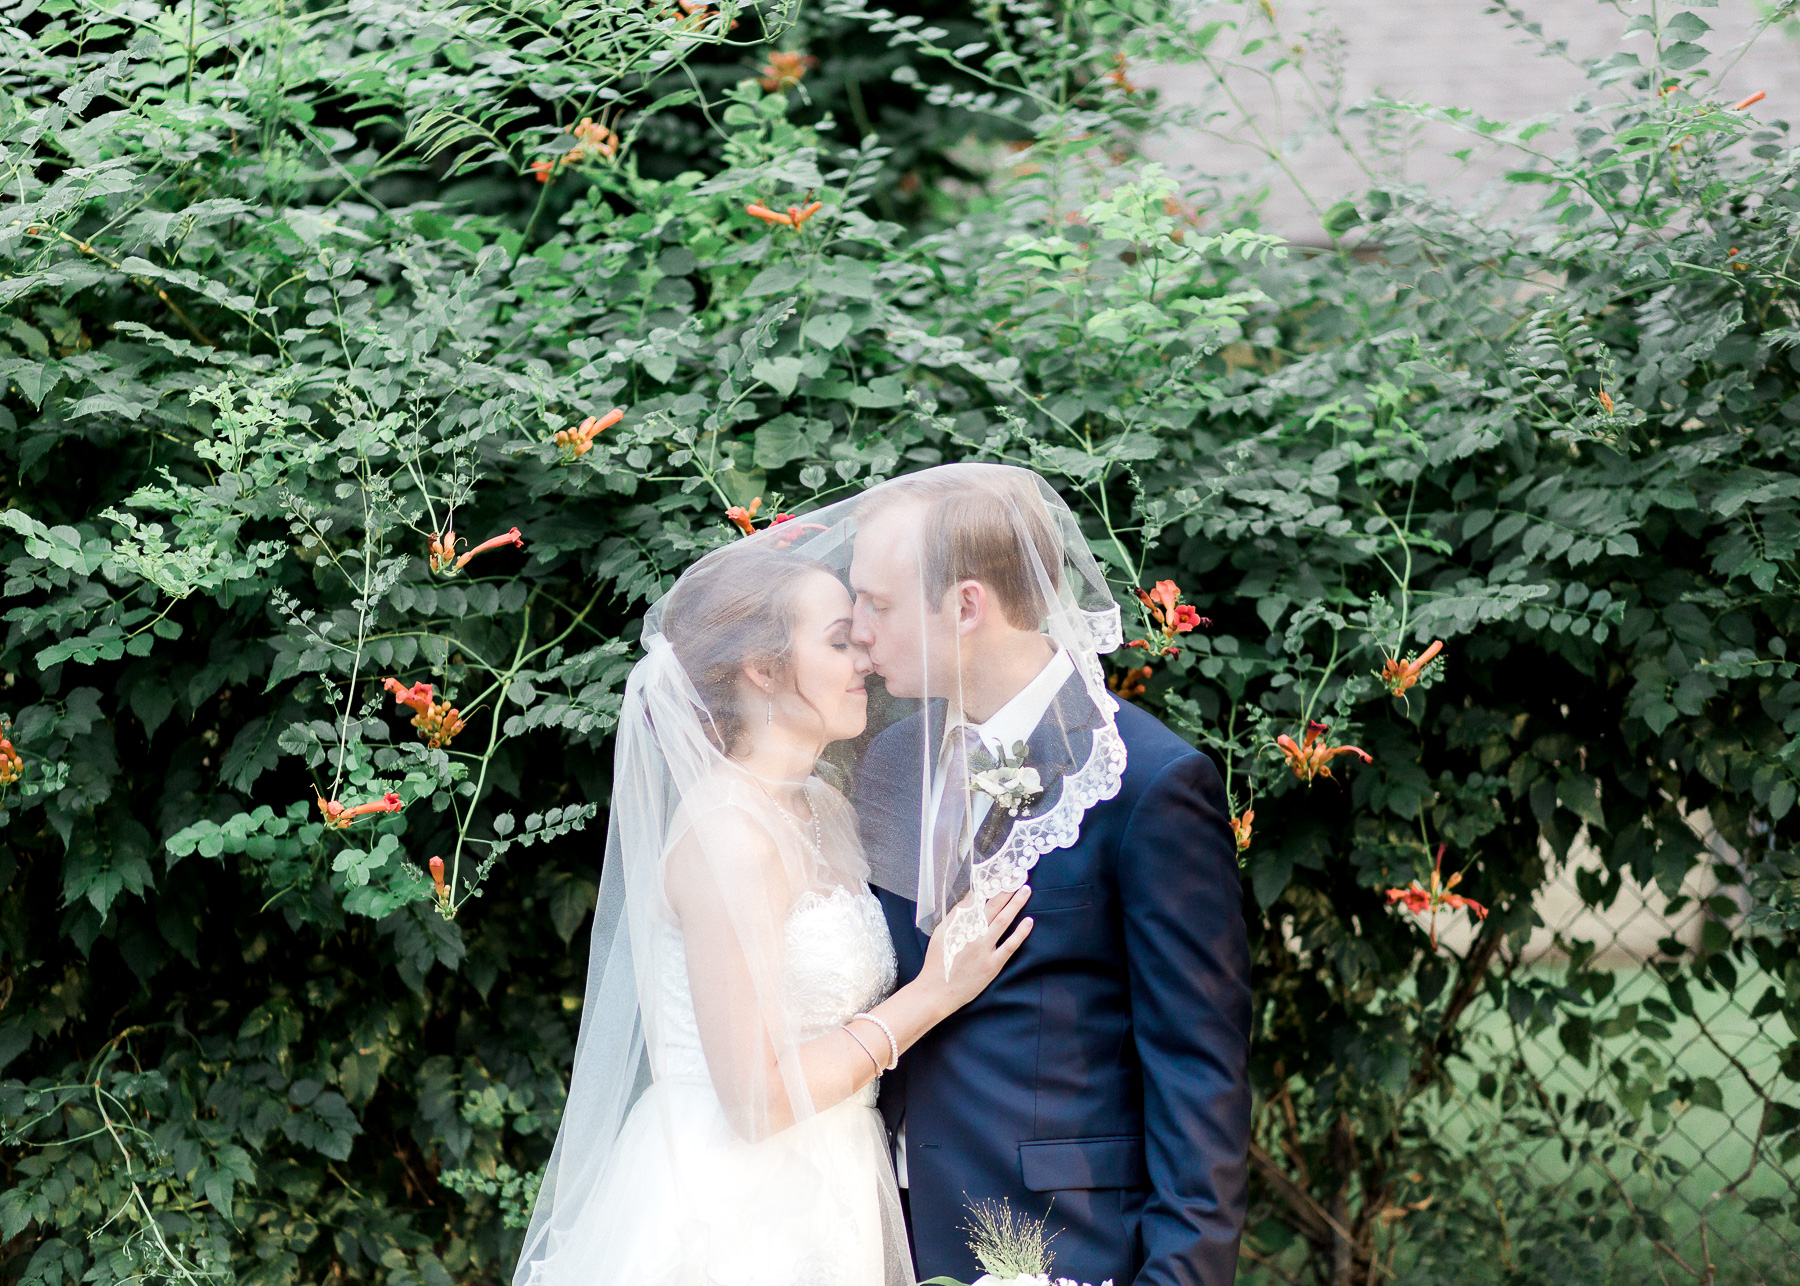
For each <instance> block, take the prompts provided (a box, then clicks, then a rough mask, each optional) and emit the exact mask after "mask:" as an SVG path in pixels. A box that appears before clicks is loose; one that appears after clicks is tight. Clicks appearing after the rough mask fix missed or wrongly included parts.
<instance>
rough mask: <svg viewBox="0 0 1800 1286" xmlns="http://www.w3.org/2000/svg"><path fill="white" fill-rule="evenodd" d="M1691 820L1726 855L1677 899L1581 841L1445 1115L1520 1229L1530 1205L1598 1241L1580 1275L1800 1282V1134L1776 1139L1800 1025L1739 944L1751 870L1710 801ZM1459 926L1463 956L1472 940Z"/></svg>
mask: <svg viewBox="0 0 1800 1286" xmlns="http://www.w3.org/2000/svg"><path fill="white" fill-rule="evenodd" d="M1692 822H1693V825H1694V827H1695V830H1696V833H1697V834H1699V835H1700V836H1701V837H1702V839H1703V841H1704V842H1705V843H1706V844H1707V847H1708V849H1709V850H1710V853H1709V857H1710V859H1711V860H1710V861H1709V862H1705V863H1702V864H1701V865H1699V866H1696V867H1695V868H1694V869H1693V870H1692V871H1691V872H1690V873H1689V875H1688V878H1687V880H1686V882H1685V883H1684V884H1683V885H1682V887H1681V888H1680V889H1679V891H1677V892H1676V893H1675V895H1674V896H1669V895H1668V894H1667V893H1666V892H1665V891H1664V890H1663V889H1661V888H1659V887H1658V886H1656V885H1655V884H1651V885H1648V886H1644V885H1640V884H1639V883H1638V882H1637V881H1635V880H1634V879H1633V878H1632V876H1631V874H1630V873H1629V872H1627V873H1623V874H1622V875H1621V876H1617V877H1610V879H1609V876H1608V874H1607V872H1606V870H1605V867H1604V864H1603V863H1602V861H1601V859H1600V857H1599V855H1598V854H1597V853H1595V852H1594V851H1593V850H1592V849H1591V848H1589V847H1587V846H1586V845H1585V843H1584V842H1578V843H1577V845H1576V846H1575V847H1574V848H1573V849H1572V850H1571V851H1570V854H1569V857H1568V859H1567V860H1566V861H1565V862H1563V863H1561V864H1560V867H1559V870H1558V872H1557V874H1556V876H1555V878H1554V879H1553V880H1552V881H1551V882H1550V883H1549V884H1547V885H1546V886H1545V888H1544V890H1543V892H1542V893H1541V894H1540V897H1539V900H1538V904H1537V910H1538V913H1539V915H1540V916H1541V917H1542V919H1543V921H1544V927H1543V928H1541V929H1539V930H1538V931H1537V932H1535V933H1534V934H1533V935H1532V937H1531V939H1530V941H1529V942H1528V943H1527V944H1526V946H1525V947H1524V948H1523V950H1521V951H1520V952H1519V953H1518V955H1517V957H1516V958H1515V959H1514V960H1512V961H1510V962H1509V964H1508V966H1507V967H1506V968H1505V969H1504V970H1503V972H1504V973H1505V975H1506V981H1505V983H1504V985H1501V986H1496V987H1494V988H1491V989H1490V990H1489V992H1488V993H1487V994H1485V995H1484V996H1483V998H1482V999H1481V1000H1480V1001H1478V1002H1477V1004H1476V1006H1475V1009H1474V1012H1473V1013H1472V1015H1471V1020H1470V1027H1469V1031H1470V1039H1469V1041H1468V1043H1467V1047H1466V1052H1467V1055H1468V1057H1467V1058H1466V1059H1462V1060H1458V1062H1457V1063H1456V1064H1455V1065H1454V1068H1453V1071H1452V1081H1453V1084H1454V1089H1453V1091H1451V1092H1449V1093H1446V1094H1443V1095H1440V1096H1439V1097H1438V1099H1437V1101H1436V1104H1435V1108H1434V1110H1435V1111H1437V1112H1439V1113H1440V1114H1441V1116H1440V1119H1439V1120H1438V1122H1437V1123H1436V1126H1435V1128H1439V1129H1442V1130H1443V1131H1444V1132H1445V1134H1446V1135H1447V1136H1448V1137H1451V1138H1455V1139H1457V1140H1458V1141H1459V1142H1460V1143H1462V1144H1463V1145H1464V1146H1465V1147H1466V1155H1468V1156H1469V1157H1471V1158H1474V1159H1476V1160H1477V1162H1478V1164H1477V1165H1476V1166H1475V1167H1474V1169H1473V1171H1472V1173H1471V1176H1470V1179H1469V1182H1470V1183H1471V1184H1474V1185H1477V1186H1479V1187H1481V1188H1482V1189H1483V1190H1484V1191H1483V1192H1482V1196H1483V1198H1485V1199H1488V1200H1491V1202H1492V1204H1493V1207H1494V1214H1495V1217H1496V1218H1497V1219H1498V1220H1499V1221H1500V1223H1501V1225H1502V1228H1503V1229H1504V1228H1505V1226H1506V1224H1507V1221H1508V1218H1509V1215H1511V1216H1515V1217H1516V1222H1517V1223H1518V1226H1519V1227H1520V1228H1521V1229H1525V1228H1527V1227H1530V1228H1537V1229H1541V1228H1543V1227H1545V1226H1546V1223H1547V1222H1548V1223H1554V1224H1558V1225H1560V1226H1561V1227H1562V1228H1564V1229H1566V1230H1568V1231H1569V1232H1570V1233H1571V1234H1572V1236H1573V1239H1575V1240H1579V1239H1581V1238H1582V1237H1585V1241H1586V1246H1585V1247H1584V1249H1585V1251H1586V1252H1587V1254H1586V1256H1585V1259H1584V1261H1583V1262H1584V1263H1585V1269H1584V1270H1583V1271H1582V1272H1580V1273H1578V1274H1577V1278H1578V1279H1580V1280H1581V1286H1586V1280H1595V1279H1597V1280H1604V1281H1609V1282H1646V1283H1648V1282H1661V1283H1670V1284H1671V1286H1672V1284H1673V1283H1678V1282H1683V1281H1694V1282H1701V1283H1705V1286H1715V1284H1717V1286H1724V1284H1727V1283H1731V1284H1736V1283H1746V1284H1747V1283H1759V1284H1760V1283H1781V1284H1782V1286H1791V1284H1792V1283H1795V1282H1800V1163H1797V1161H1796V1152H1797V1151H1800V1147H1796V1138H1795V1136H1794V1135H1793V1134H1788V1135H1786V1136H1784V1137H1783V1138H1782V1139H1781V1140H1780V1141H1779V1142H1778V1143H1776V1142H1772V1141H1771V1140H1770V1138H1769V1136H1770V1135H1771V1133H1773V1132H1774V1131H1773V1130H1772V1127H1773V1126H1774V1125H1776V1124H1777V1123H1779V1122H1780V1121H1781V1120H1782V1119H1783V1117H1782V1114H1783V1113H1784V1112H1789V1113H1791V1111H1792V1109H1790V1108H1784V1107H1782V1106H1780V1104H1781V1101H1782V1097H1783V1094H1782V1089H1781V1085H1782V1075H1781V1070H1780V1065H1781V1062H1782V1059H1783V1057H1784V1054H1786V1051H1787V1050H1788V1048H1789V1046H1790V1044H1791V1043H1792V1042H1793V1040H1794V1036H1795V1035H1796V1033H1793V1032H1790V1031H1789V1030H1788V1025H1787V1023H1786V1021H1785V1020H1784V1019H1783V1017H1782V1016H1781V1014H1780V1012H1779V1005H1778V996H1779V983H1778V980H1776V979H1773V978H1770V977H1769V976H1767V975H1766V974H1764V973H1762V972H1761V971H1760V970H1758V969H1757V968H1756V967H1755V957H1754V954H1753V953H1750V952H1744V953H1737V954H1736V955H1735V956H1733V955H1731V954H1727V953H1726V951H1725V948H1726V947H1728V946H1729V945H1730V944H1731V942H1732V941H1733V940H1734V939H1735V938H1736V937H1737V936H1738V935H1739V934H1740V933H1741V932H1742V931H1743V930H1742V924H1741V917H1742V914H1743V912H1744V910H1745V906H1746V903H1745V898H1744V895H1743V887H1744V886H1743V883H1742V876H1743V871H1744V868H1743V863H1742V861H1741V859H1740V858H1739V856H1738V854H1736V853H1735V852H1733V851H1732V850H1731V849H1730V848H1729V846H1727V845H1726V844H1725V843H1724V842H1723V840H1722V839H1720V838H1719V837H1718V835H1717V833H1716V832H1715V831H1714V830H1713V829H1712V827H1711V825H1710V823H1709V822H1708V820H1707V819H1706V817H1705V816H1704V814H1701V815H1698V816H1696V817H1695V818H1693V819H1692ZM1545 857H1546V859H1550V857H1551V855H1550V854H1549V853H1548V852H1546V853H1545ZM1457 934H1460V935H1461V936H1460V938H1459V937H1458V936H1456V935H1457ZM1446 936H1447V940H1448V945H1450V946H1451V947H1453V948H1454V949H1456V950H1458V951H1459V952H1460V951H1461V950H1463V949H1465V948H1466V947H1467V945H1468V940H1469V937H1470V936H1471V934H1470V933H1469V931H1468V930H1467V929H1466V928H1459V929H1457V930H1455V931H1453V933H1452V934H1451V935H1446ZM1683 963H1686V964H1688V965H1690V966H1692V967H1691V968H1688V969H1683V968H1682V967H1681V965H1682V964H1683ZM1772 988H1773V989H1774V991H1773V992H1772V990H1771V989H1772ZM1789 1097H1791V1096H1789ZM1509 1201H1512V1202H1515V1203H1529V1204H1531V1205H1533V1206H1535V1208H1534V1209H1532V1210H1529V1211H1527V1210H1517V1211H1511V1212H1509V1211H1508V1210H1507V1209H1506V1205H1507V1203H1508V1202H1509ZM1503 1235H1504V1234H1503ZM1595 1272H1597V1273H1598V1277H1597V1278H1593V1277H1589V1276H1588V1274H1592V1273H1595ZM1571 1286H1575V1279H1572V1280H1571Z"/></svg>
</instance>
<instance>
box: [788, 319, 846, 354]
mask: <svg viewBox="0 0 1800 1286" xmlns="http://www.w3.org/2000/svg"><path fill="white" fill-rule="evenodd" d="M800 333H801V334H802V335H803V336H805V338H806V341H807V342H808V343H810V344H817V345H818V346H819V347H820V348H823V349H826V350H830V349H833V348H836V347H837V346H838V345H839V344H841V343H843V342H844V336H846V335H848V334H849V333H850V316H849V314H848V313H820V314H818V315H816V316H813V317H808V318H807V319H806V325H805V326H803V327H802V328H801V331H800Z"/></svg>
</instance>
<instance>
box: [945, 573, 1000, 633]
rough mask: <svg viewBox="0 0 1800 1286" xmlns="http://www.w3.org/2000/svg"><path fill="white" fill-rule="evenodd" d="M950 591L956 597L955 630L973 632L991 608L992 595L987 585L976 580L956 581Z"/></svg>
mask: <svg viewBox="0 0 1800 1286" xmlns="http://www.w3.org/2000/svg"><path fill="white" fill-rule="evenodd" d="M951 593H952V594H954V595H955V598H956V632H957V633H958V634H962V635H968V634H973V633H974V632H975V631H976V630H978V629H980V628H981V624H982V622H983V621H985V620H987V615H988V612H989V611H991V610H992V609H993V606H994V603H993V597H992V596H991V595H990V594H989V593H988V588H987V586H986V585H983V584H982V583H981V582H980V581H978V580H964V581H958V582H957V583H956V587H955V588H954V589H953V590H952V591H951Z"/></svg>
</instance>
